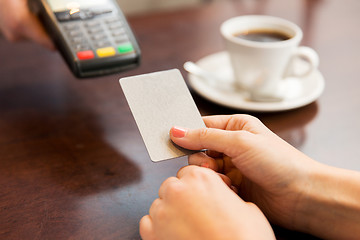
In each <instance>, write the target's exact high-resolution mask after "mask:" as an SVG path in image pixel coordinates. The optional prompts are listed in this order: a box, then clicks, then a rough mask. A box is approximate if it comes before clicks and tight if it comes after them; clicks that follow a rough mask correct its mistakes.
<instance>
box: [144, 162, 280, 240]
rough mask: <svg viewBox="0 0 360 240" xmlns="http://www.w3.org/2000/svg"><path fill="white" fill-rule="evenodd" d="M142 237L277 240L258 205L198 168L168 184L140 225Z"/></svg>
mask: <svg viewBox="0 0 360 240" xmlns="http://www.w3.org/2000/svg"><path fill="white" fill-rule="evenodd" d="M140 234H141V237H142V238H143V239H144V240H155V239H157V240H161V239H172V240H176V239H184V240H187V239H191V240H197V239H199V240H200V239H201V240H202V239H207V240H211V239H214V240H218V239H245V240H246V239H275V237H274V234H273V231H272V229H271V226H270V224H269V223H268V221H267V219H266V218H265V216H264V215H263V214H262V212H261V211H260V210H259V209H258V208H257V207H256V206H255V205H254V204H252V203H246V202H244V201H243V200H242V199H241V198H240V197H239V196H238V195H236V194H235V193H234V192H233V191H232V190H230V188H229V187H228V186H227V185H226V184H225V182H224V181H223V180H222V178H221V177H220V176H219V174H217V173H215V172H214V171H212V170H210V169H207V168H200V167H197V166H187V167H184V168H182V169H180V170H179V172H178V174H177V177H171V178H168V179H167V180H166V181H164V183H163V184H162V185H161V187H160V189H159V198H158V199H156V200H155V201H154V202H153V204H152V205H151V207H150V211H149V215H146V216H144V217H143V218H142V219H141V221H140Z"/></svg>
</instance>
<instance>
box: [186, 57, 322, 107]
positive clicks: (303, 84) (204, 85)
mask: <svg viewBox="0 0 360 240" xmlns="http://www.w3.org/2000/svg"><path fill="white" fill-rule="evenodd" d="M197 64H198V65H199V66H200V67H201V68H203V69H205V70H207V71H209V72H212V73H214V74H216V75H218V76H221V78H223V79H224V80H223V82H218V83H215V84H211V83H210V82H208V81H206V80H205V79H202V78H200V77H197V76H195V75H193V74H189V78H188V79H189V85H190V86H191V87H192V89H193V90H194V91H196V92H197V93H198V94H200V95H201V96H203V97H204V98H206V99H208V100H210V101H212V102H215V103H217V104H220V105H223V106H226V107H230V108H235V109H241V110H249V111H257V112H275V111H284V110H290V109H295V108H299V107H302V106H305V105H307V104H310V103H311V102H313V101H315V100H316V99H317V98H318V97H319V96H320V95H321V94H322V92H323V91H324V87H325V81H324V77H323V76H322V74H321V73H320V72H319V71H318V70H315V71H314V72H313V73H312V74H311V75H310V76H308V77H306V78H302V79H297V78H293V77H292V78H286V79H284V80H283V81H282V83H281V86H280V87H281V88H285V89H286V90H285V92H286V93H285V96H284V99H283V100H282V101H278V102H254V101H251V100H249V99H248V96H247V95H248V94H247V93H245V92H240V91H239V90H237V89H235V88H233V87H231V86H230V85H231V84H232V83H233V78H234V77H233V72H232V69H231V66H230V59H229V56H228V54H227V52H218V53H214V54H211V55H209V56H206V57H204V58H202V59H200V60H199V61H198V62H197ZM296 66H297V68H301V67H304V63H303V62H301V61H299V62H298V64H297V65H296ZM295 70H296V69H295Z"/></svg>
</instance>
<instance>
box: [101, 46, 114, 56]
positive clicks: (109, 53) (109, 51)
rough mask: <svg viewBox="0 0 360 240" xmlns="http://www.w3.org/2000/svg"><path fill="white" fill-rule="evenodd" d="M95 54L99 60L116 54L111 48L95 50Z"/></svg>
mask: <svg viewBox="0 0 360 240" xmlns="http://www.w3.org/2000/svg"><path fill="white" fill-rule="evenodd" d="M96 54H97V55H98V56H99V57H101V58H103V57H111V56H114V55H115V54H116V50H115V48H113V47H106V48H99V49H97V50H96Z"/></svg>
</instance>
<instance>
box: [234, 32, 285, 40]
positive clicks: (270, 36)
mask: <svg viewBox="0 0 360 240" xmlns="http://www.w3.org/2000/svg"><path fill="white" fill-rule="evenodd" d="M234 36H235V37H238V38H241V39H246V40H249V41H255V42H279V41H285V40H288V39H290V38H291V36H289V35H287V34H286V33H283V32H279V31H274V30H266V29H259V30H250V31H246V32H241V33H237V34H234Z"/></svg>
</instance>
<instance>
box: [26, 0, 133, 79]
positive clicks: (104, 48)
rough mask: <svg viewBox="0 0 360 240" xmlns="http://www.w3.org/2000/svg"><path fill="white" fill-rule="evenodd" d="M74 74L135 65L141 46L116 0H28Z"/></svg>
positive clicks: (106, 71) (101, 72)
mask: <svg viewBox="0 0 360 240" xmlns="http://www.w3.org/2000/svg"><path fill="white" fill-rule="evenodd" d="M29 4H30V7H31V9H32V10H33V11H34V12H36V13H37V14H38V15H39V18H40V20H41V21H42V23H43V25H44V27H45V29H46V30H47V32H48V33H49V35H50V36H51V38H52V40H53V41H54V43H55V44H56V46H57V48H58V49H59V51H60V52H61V54H62V56H63V58H64V59H65V61H66V62H67V64H68V65H69V67H70V69H71V70H72V72H73V73H74V75H75V76H77V77H79V78H83V77H95V76H101V75H105V74H111V73H116V72H120V71H124V70H127V69H130V68H133V67H136V66H138V65H139V63H140V49H139V46H138V44H137V42H136V39H135V37H134V34H133V33H132V31H131V29H130V27H129V25H128V23H127V21H126V18H125V16H124V15H123V13H122V11H121V9H120V7H119V6H118V4H117V3H116V1H115V0H30V1H29Z"/></svg>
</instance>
